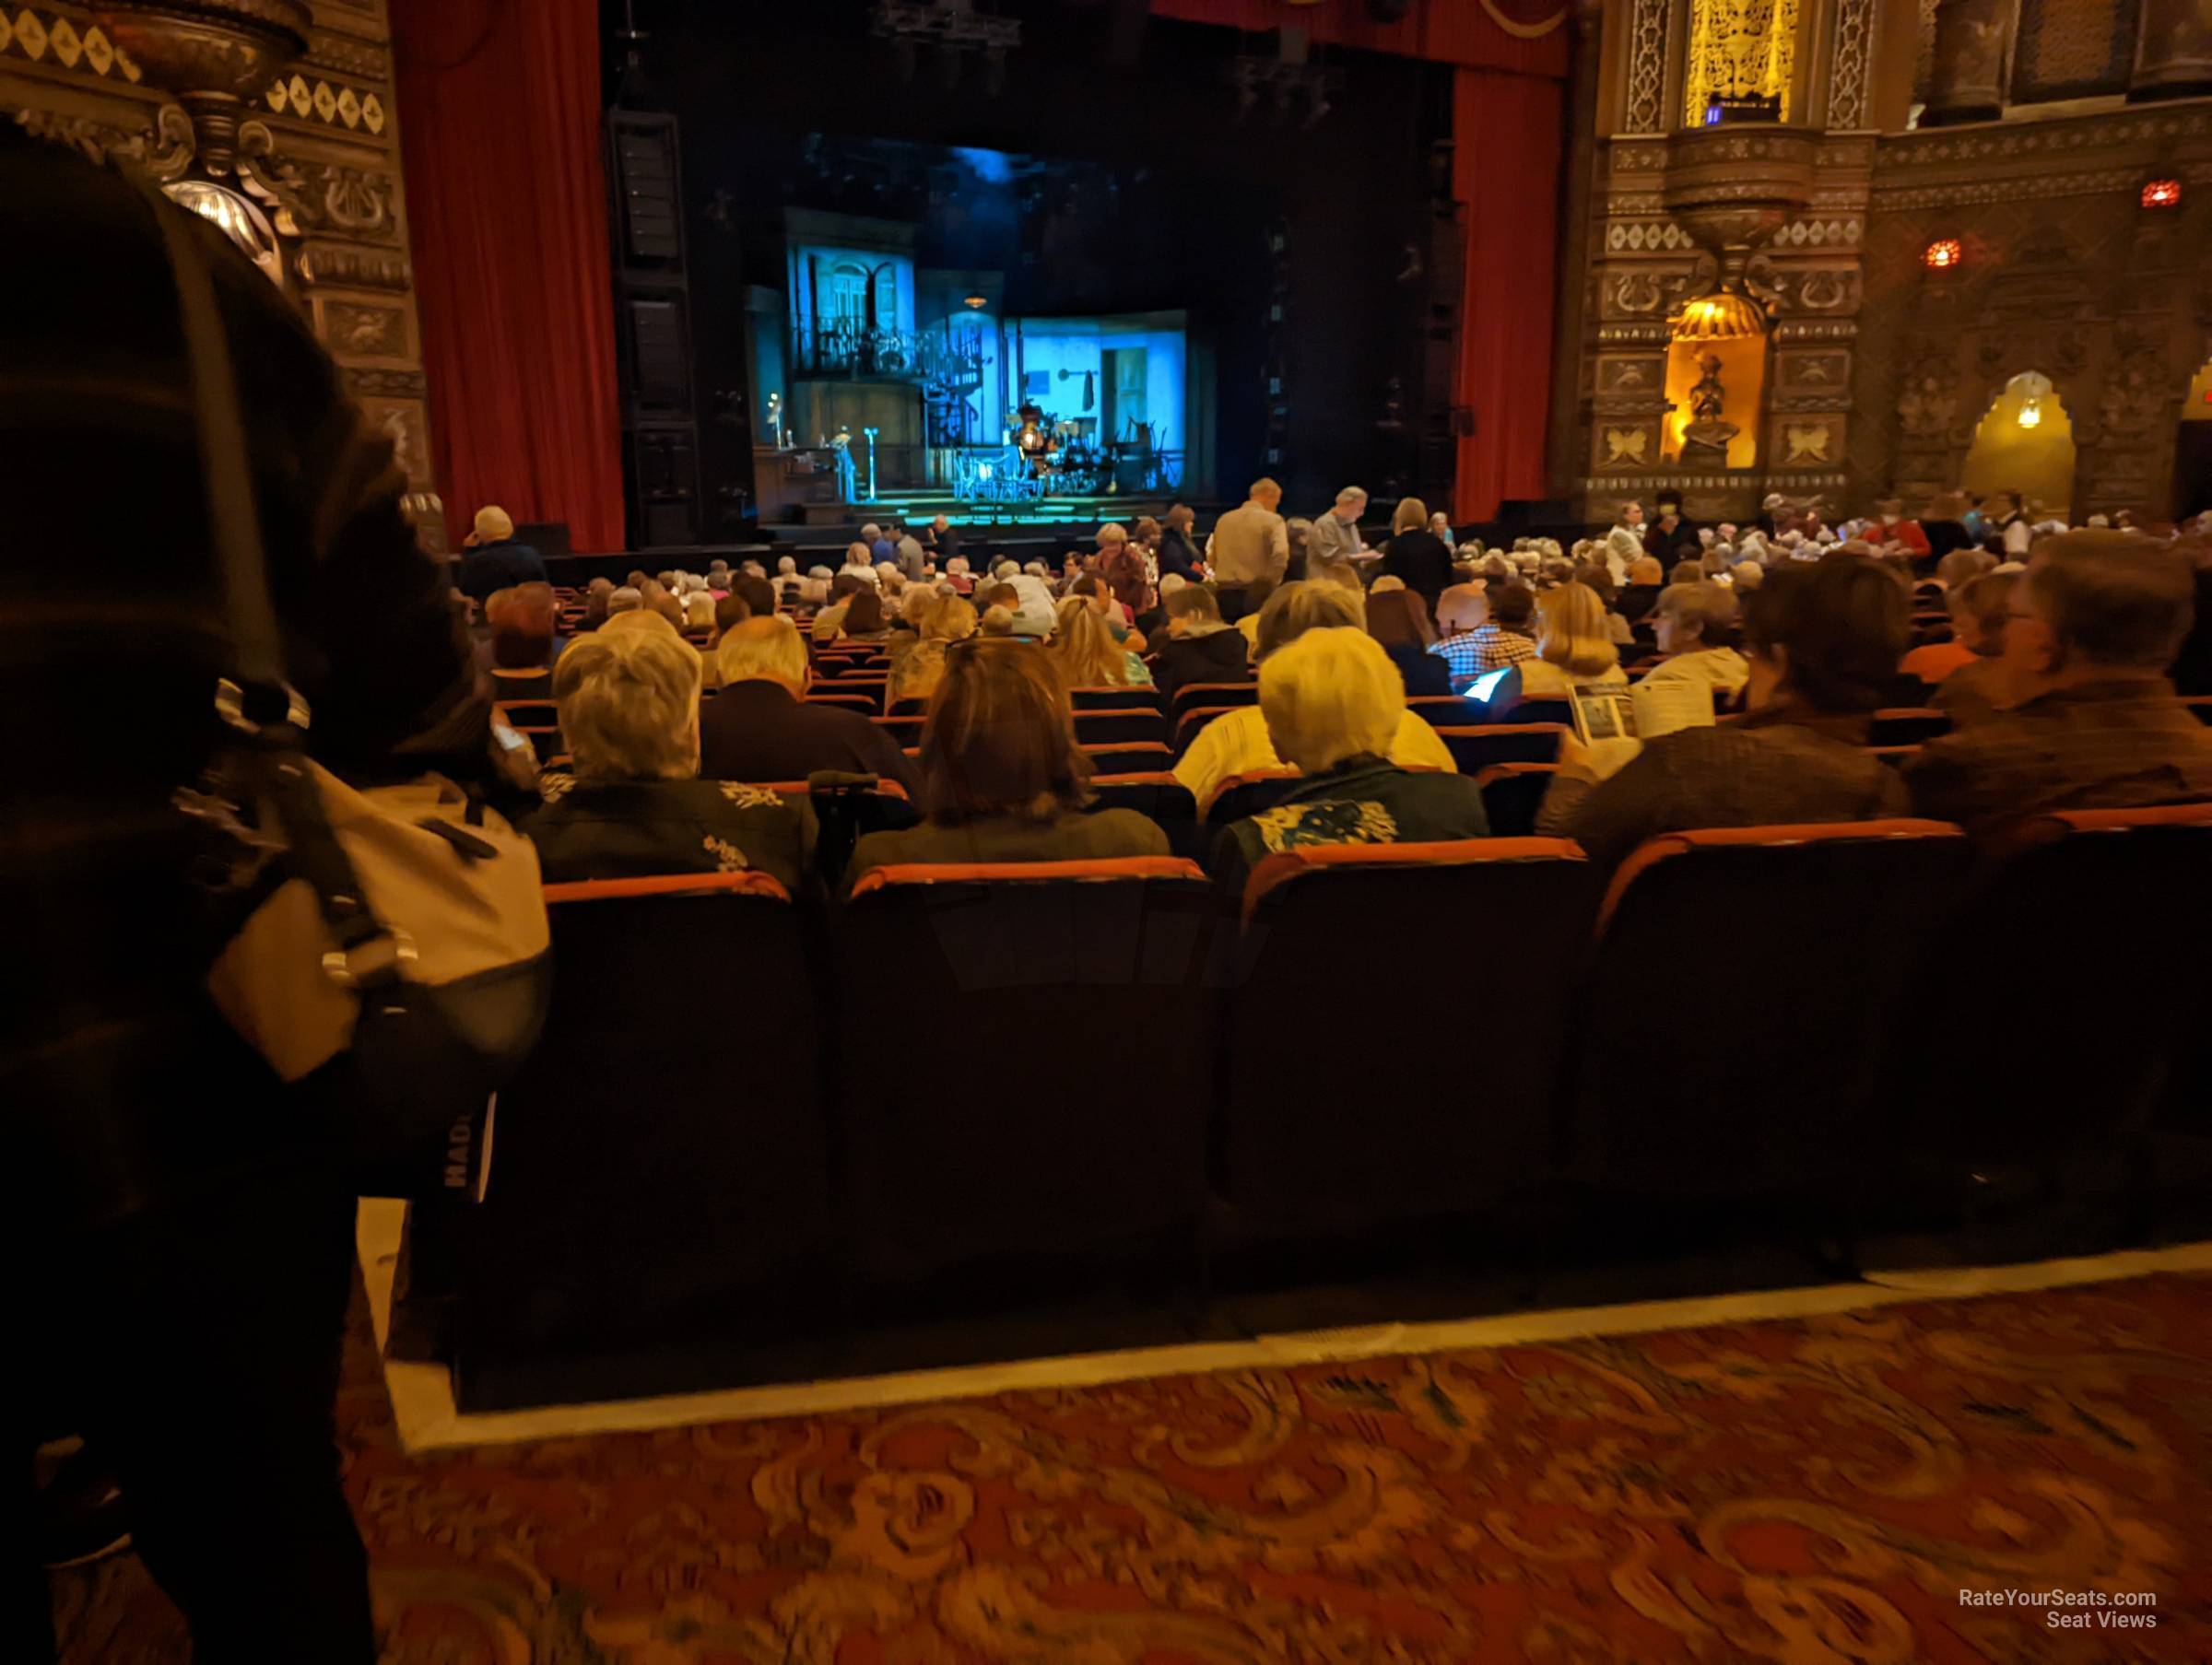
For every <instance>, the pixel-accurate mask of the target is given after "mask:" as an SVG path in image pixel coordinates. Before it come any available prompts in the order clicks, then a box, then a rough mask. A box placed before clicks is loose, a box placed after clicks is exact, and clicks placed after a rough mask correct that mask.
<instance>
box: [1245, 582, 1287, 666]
mask: <svg viewBox="0 0 2212 1665" xmlns="http://www.w3.org/2000/svg"><path fill="white" fill-rule="evenodd" d="M1281 588H1282V586H1281V585H1280V584H1279V583H1277V581H1276V580H1275V579H1274V578H1273V577H1272V576H1271V575H1269V574H1267V573H1265V572H1263V573H1261V574H1260V576H1259V577H1257V578H1255V579H1253V580H1252V582H1250V583H1249V584H1246V585H1245V586H1244V608H1245V612H1244V616H1243V617H1242V618H1240V619H1239V620H1237V629H1238V631H1239V632H1240V633H1241V635H1242V636H1243V638H1244V659H1245V662H1247V663H1250V662H1252V661H1253V660H1254V659H1256V658H1257V657H1258V656H1259V651H1260V609H1261V608H1262V607H1265V605H1266V604H1267V598H1268V597H1269V596H1271V595H1273V594H1274V593H1275V592H1277V590H1279V589H1281Z"/></svg>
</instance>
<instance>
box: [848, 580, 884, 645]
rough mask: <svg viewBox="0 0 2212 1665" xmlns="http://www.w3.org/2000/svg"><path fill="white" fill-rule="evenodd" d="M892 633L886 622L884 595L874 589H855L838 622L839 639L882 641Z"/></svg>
mask: <svg viewBox="0 0 2212 1665" xmlns="http://www.w3.org/2000/svg"><path fill="white" fill-rule="evenodd" d="M889 633H890V631H889V627H888V626H887V625H886V624H885V623H884V616H883V597H882V596H881V595H880V594H878V593H877V592H876V591H873V590H859V591H855V592H853V598H852V599H851V600H850V601H848V602H847V603H846V604H845V614H844V617H843V618H842V619H841V620H840V621H839V622H838V629H837V637H836V639H837V640H839V641H881V640H883V639H884V638H885V637H886V636H888V634H889Z"/></svg>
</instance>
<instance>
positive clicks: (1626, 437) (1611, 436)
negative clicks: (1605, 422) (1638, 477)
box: [1606, 428, 1652, 468]
mask: <svg viewBox="0 0 2212 1665" xmlns="http://www.w3.org/2000/svg"><path fill="white" fill-rule="evenodd" d="M1651 449H1652V435H1651V430H1650V429H1649V428H1607V429H1606V463H1607V464H1608V465H1610V466H1618V465H1620V464H1622V463H1626V464H1628V465H1629V466H1630V467H1632V468H1641V467H1642V466H1643V465H1644V463H1645V462H1646V461H1647V460H1648V458H1649V457H1650V454H1651Z"/></svg>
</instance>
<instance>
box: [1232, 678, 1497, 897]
mask: <svg viewBox="0 0 2212 1665" xmlns="http://www.w3.org/2000/svg"><path fill="white" fill-rule="evenodd" d="M1440 663H1441V661H1440ZM1489 833H1490V822H1489V817H1488V815H1486V814H1485V813H1484V812H1483V807H1482V789H1481V788H1480V787H1478V786H1477V785H1476V784H1475V782H1474V781H1473V780H1469V779H1468V778H1467V777H1466V776H1465V775H1447V774H1441V773H1436V772H1431V771H1428V770H1418V769H1403V768H1398V767H1397V766H1396V765H1395V764H1392V763H1386V762H1384V761H1382V759H1381V758H1379V757H1356V758H1353V759H1351V760H1350V761H1348V762H1347V763H1345V764H1342V765H1340V766H1339V767H1338V768H1333V769H1330V770H1327V771H1326V772H1324V773H1323V774H1319V775H1315V776H1313V777H1312V779H1310V780H1301V781H1300V782H1299V784H1298V786H1297V787H1296V788H1295V789H1294V790H1292V791H1289V792H1288V793H1286V794H1285V795H1284V796H1283V797H1282V798H1281V799H1280V800H1278V801H1277V803H1276V804H1275V806H1274V807H1273V808H1271V809H1266V810H1263V811H1261V812H1260V814H1258V815H1253V816H1251V817H1249V818H1247V819H1245V820H1242V821H1238V822H1234V823H1232V824H1231V825H1230V827H1229V830H1228V832H1227V833H1226V834H1225V835H1224V836H1223V838H1221V840H1220V842H1219V843H1218V845H1217V846H1216V847H1215V854H1214V876H1215V879H1216V881H1217V882H1218V884H1219V885H1221V886H1222V888H1224V889H1225V890H1229V891H1230V892H1232V893H1234V894H1237V895H1241V894H1242V893H1243V888H1244V882H1245V880H1246V879H1248V878H1249V877H1250V876H1251V874H1252V870H1253V868H1255V867H1257V866H1258V865H1259V864H1260V863H1261V862H1264V861H1265V860H1266V859H1267V857H1269V856H1271V855H1275V854H1277V853H1278V852H1280V851H1282V850H1297V849H1300V848H1301V847H1303V846H1307V845H1313V844H1421V843H1428V842H1430V841H1442V840H1449V839H1453V838H1488V837H1489Z"/></svg>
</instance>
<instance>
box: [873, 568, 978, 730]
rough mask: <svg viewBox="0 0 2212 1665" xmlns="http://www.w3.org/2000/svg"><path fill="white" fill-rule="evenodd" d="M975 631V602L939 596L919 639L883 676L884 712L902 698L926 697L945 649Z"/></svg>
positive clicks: (940, 677)
mask: <svg viewBox="0 0 2212 1665" xmlns="http://www.w3.org/2000/svg"><path fill="white" fill-rule="evenodd" d="M975 633H976V615H975V604H974V603H972V602H971V601H970V600H969V599H968V598H967V597H966V596H964V595H940V596H939V597H938V599H937V604H936V605H935V607H933V608H931V609H930V611H929V616H928V619H927V622H926V623H925V624H924V627H923V631H922V639H921V640H920V641H919V642H917V643H915V644H914V646H913V647H912V649H910V650H909V651H907V652H906V653H905V654H903V655H902V656H900V657H899V658H897V659H895V660H893V661H892V662H891V671H890V674H889V675H888V676H886V677H885V678H884V683H883V703H884V709H886V710H887V711H888V710H889V709H892V708H893V707H895V706H897V705H898V703H899V702H900V700H902V699H927V698H929V697H930V695H932V694H933V693H935V691H936V686H937V684H938V683H939V682H940V681H941V680H943V678H944V675H945V650H946V649H947V647H949V646H950V645H951V644H952V643H954V642H958V641H966V640H967V639H969V638H970V637H971V636H973V635H974V634H975Z"/></svg>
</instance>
